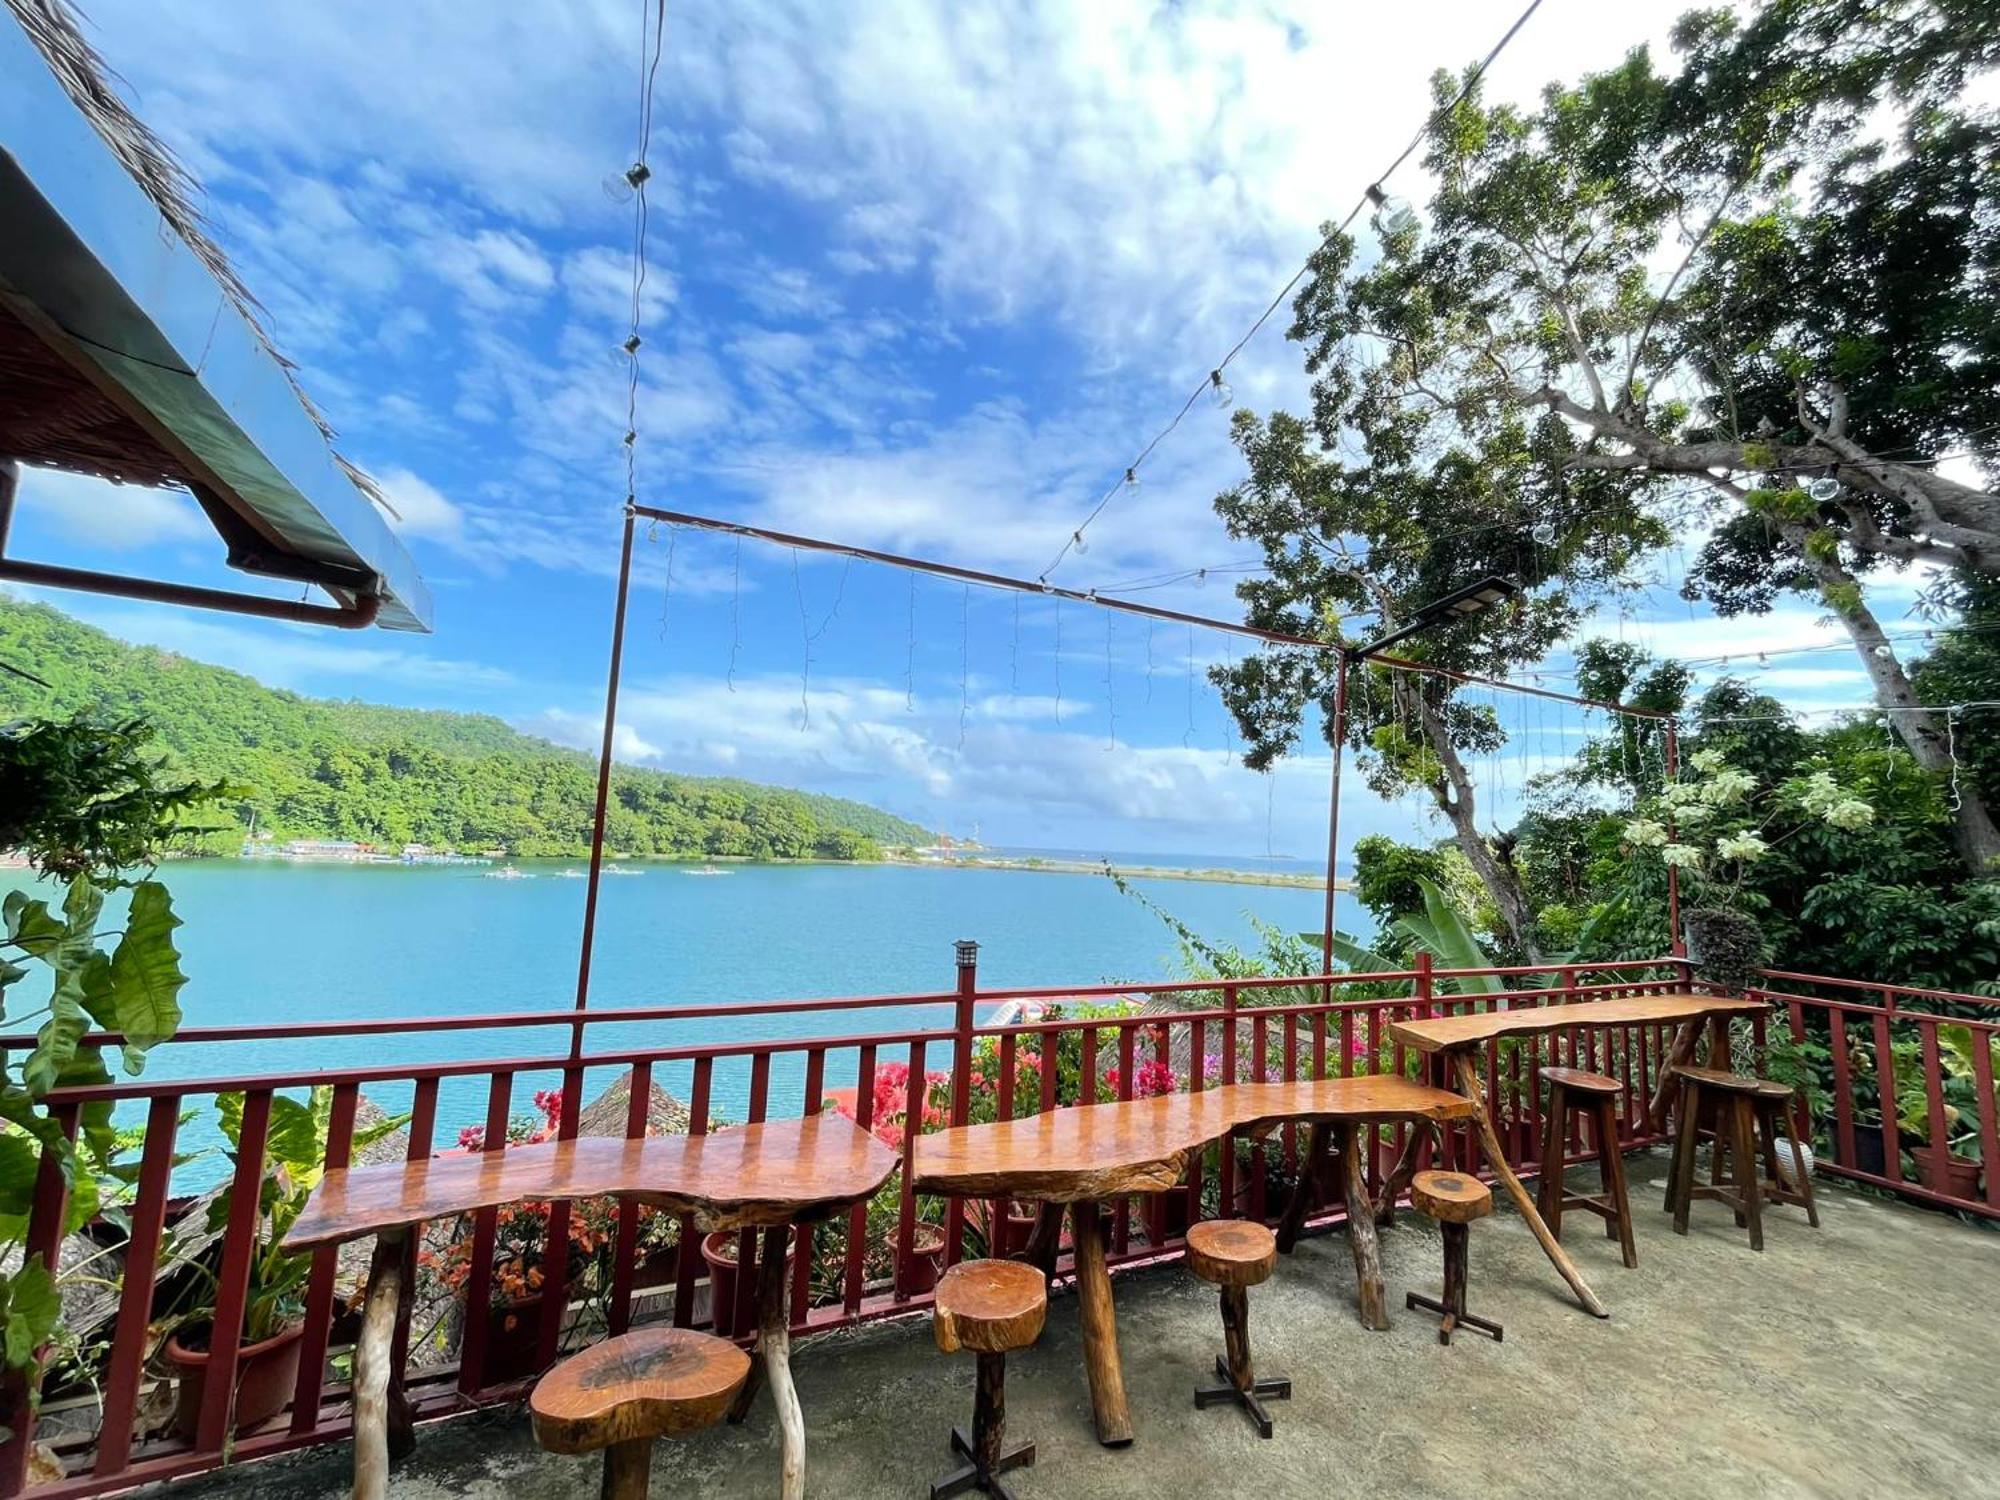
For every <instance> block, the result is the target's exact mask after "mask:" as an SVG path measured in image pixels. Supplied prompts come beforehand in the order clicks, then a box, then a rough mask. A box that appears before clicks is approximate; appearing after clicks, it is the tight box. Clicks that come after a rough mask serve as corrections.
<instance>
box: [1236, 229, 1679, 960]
mask: <svg viewBox="0 0 2000 1500" xmlns="http://www.w3.org/2000/svg"><path fill="white" fill-rule="evenodd" d="M1419 240H1420V237H1419V235H1418V233H1417V231H1416V230H1415V229H1414V228H1413V227H1411V226H1402V227H1400V228H1397V229H1394V230H1392V231H1391V232H1389V233H1388V234H1387V235H1386V236H1385V243H1384V249H1383V255H1382V258H1381V260H1380V261H1379V262H1378V263H1377V264H1376V265H1375V266H1373V267H1372V268H1370V269H1369V270H1367V271H1365V272H1362V273H1360V274H1354V273H1353V272H1352V269H1351V268H1352V262H1353V256H1354V243H1353V241H1352V240H1351V239H1349V238H1348V237H1347V236H1345V235H1342V234H1340V233H1338V232H1333V231H1329V234H1328V237H1327V240H1326V242H1325V243H1324V244H1323V245H1322V246H1321V248H1320V250H1319V251H1318V252H1317V253H1316V255H1315V256H1314V258H1313V262H1312V265H1311V267H1310V272H1309V275H1308V278H1307V280H1306V282H1305V285H1304V288H1303V290H1302V291H1301V292H1300V294H1299V298H1298V302H1297V305H1296V309H1295V311H1296V318H1295V321H1294V322H1293V324H1292V327H1291V330H1290V336H1291V337H1292V338H1293V339H1295V340H1298V341H1300V342H1301V343H1303V344H1305V346H1306V349H1307V356H1306V368H1307V370H1308V372H1310V373H1311V374H1312V375H1313V376H1314V382H1313V387H1312V398H1313V414H1312V419H1311V422H1310V424H1308V423H1307V422H1305V421H1303V420H1301V419H1300V418H1297V417H1294V416H1291V415H1289V414H1286V413H1277V414H1274V415H1272V416H1271V417H1269V418H1268V419H1260V418H1258V417H1256V416H1254V415H1253V414H1251V413H1249V412H1239V413H1237V415H1236V417H1235V418H1234V421H1233V425H1232V435H1233V437H1234V439H1235V442H1236V445H1237V447H1238V449H1239V450H1240V451H1241V452H1242V454H1243V456H1244V459H1245V460H1246V462H1247V465H1248V470H1249V472H1248V476H1247V477H1246V479H1245V480H1244V482H1243V483H1242V484H1240V485H1238V486H1237V487H1236V488H1234V489H1232V490H1229V491H1227V492H1226V493H1224V494H1223V495H1221V496H1220V497H1218V499H1217V501H1216V510H1217V512H1218V513H1219V514H1220V515H1221V516H1222V518H1223V521H1224V523H1225V524H1226V525H1227V526H1228V528H1229V531H1230V534H1231V535H1232V536H1236V537H1239V538H1244V539H1247V540H1252V541H1255V542H1257V543H1258V544H1259V545H1260V546H1261V547H1262V548H1263V552H1264V561H1265V564H1266V566H1267V568H1268V569H1269V576H1268V577H1265V578H1253V579H1250V580H1248V581H1246V582H1244V583H1242V584H1239V585H1238V587H1237V593H1238V595H1239V597H1240V598H1241V599H1242V600H1243V602H1244V604H1245V606H1246V611H1245V612H1246V616H1247V618H1248V619H1249V621H1250V623H1251V624H1254V625H1258V626H1261V627H1263V628H1266V629H1270V630H1277V631H1282V632H1285V633H1288V634H1293V635H1305V636H1312V637H1316V638H1319V639H1322V640H1325V641H1328V642H1329V643H1343V642H1348V641H1349V636H1348V634H1347V630H1346V626H1347V622H1349V621H1352V620H1354V619H1357V618H1361V619H1367V620H1369V621H1370V622H1371V623H1370V624H1369V625H1368V626H1367V627H1366V633H1369V634H1373V633H1375V632H1377V631H1384V630H1392V629H1394V628H1396V627H1398V626H1399V625H1401V624H1402V623H1404V622H1405V621H1406V620H1407V619H1408V618H1409V616H1410V614H1411V613H1412V612H1413V611H1414V610H1416V609H1418V608H1420V607H1422V606H1423V605H1425V604H1427V603H1429V602H1431V601H1432V600H1435V599H1438V598H1441V597H1443V596H1444V595H1446V594H1449V593H1451V592H1453V591H1455V590H1457V589H1458V588H1460V587H1462V586H1464V585H1465V584H1468V583H1471V582H1474V581H1476V580H1478V579H1480V578H1483V577H1486V576H1488V575H1490V574H1496V573H1497V574H1502V575H1505V576H1506V577H1508V578H1510V579H1512V580H1514V581H1515V582H1517V583H1518V584H1520V585H1521V586H1522V587H1523V589H1524V592H1523V593H1522V594H1521V595H1520V596H1519V597H1518V598H1516V599H1514V600H1512V601H1510V602H1509V603H1508V604H1507V605H1505V606H1504V607H1501V608H1498V609H1489V610H1487V611H1485V612H1483V613H1480V614H1476V615H1472V616H1468V617H1464V618H1461V619H1455V620H1452V621H1449V622H1445V623H1441V624H1439V625H1437V626H1436V627H1434V628H1431V629H1428V630H1426V631H1425V632H1424V633H1423V634H1422V635H1421V636H1419V637H1417V638H1415V639H1413V640H1412V641H1410V642H1409V644H1408V646H1407V648H1406V650H1407V654H1408V655H1410V656H1412V657H1416V658H1420V659H1421V660H1422V661H1423V662H1425V663H1426V664H1427V665H1431V666H1436V667H1439V668H1443V669H1445V673H1444V674H1413V673H1410V672H1408V671H1403V670H1396V669H1390V668H1385V667H1380V666H1370V667H1365V668H1350V669H1349V670H1350V671H1351V673H1352V680H1351V681H1350V684H1349V692H1348V704H1349V714H1348V721H1347V739H1348V742H1349V744H1351V745H1352V746H1353V747H1354V748H1355V749H1357V750H1358V751H1360V752H1361V762H1360V764H1361V769H1362V772H1363V774H1364V775H1365V776H1366V778H1367V780H1368V783H1369V785H1370V786H1372V787H1373V788H1374V789H1375V790H1376V791H1378V792H1380V793H1382V794H1383V795H1385V796H1393V795H1397V794H1399V793H1401V792H1403V791H1405V790H1407V789H1409V788H1412V787H1416V788H1421V789H1422V790H1423V791H1425V792H1426V793H1427V794H1428V795H1429V796H1430V797H1431V799H1432V801H1433V802H1434V803H1435V804H1436V806H1437V808H1438V809H1439V811H1440V812H1442V813H1443V814H1444V816H1445V817H1446V819H1447V820H1448V821H1449V822H1450V824H1451V828H1452V834H1453V837H1454V839H1455V840H1456V841H1457V844H1458V847H1459V849H1460V850H1461V851H1462V852H1463V853H1464V855H1465V858H1466V860H1467V861H1468V862H1469V863H1470V864H1471V866H1472V868H1473V870H1474V871H1475V872H1476V873H1477V875H1478V877H1479V879H1480V882H1481V884H1482V885H1483V886H1484V887H1485V888H1486V892H1487V895H1488V897H1489V898H1490V900H1491V901H1492V903H1493V906H1494V908H1495V910H1496V911H1497V912H1498V914H1499V918H1500V923H1501V927H1502V930H1503V932H1504V934H1505V936H1506V937H1507V938H1508V940H1509V941H1510V942H1511V944H1512V945H1513V947H1514V948H1515V949H1516V950H1517V951H1518V952H1519V953H1521V954H1523V955H1525V956H1527V957H1528V958H1530V959H1538V958H1539V957H1540V950H1539V947H1538V944H1537V942H1536V939H1535V937H1534V933H1533V931H1532V922H1531V919H1530V913H1529V909H1528V904H1527V901H1526V898H1525V896H1524V894H1523V892H1522V889H1521V882H1520V877H1519V873H1518V871H1517V870H1516V869H1515V868H1514V866H1513V863H1512V858H1511V840H1510V839H1509V838H1507V837H1506V836H1504V835H1501V834H1499V833H1498V832H1497V831H1482V829H1481V826H1480V807H1479V800H1478V789H1477V787H1476V785H1475V784H1474V781H1473V778H1472V774H1471V772H1470V770H1469V769H1468V767H1467V765H1466V757H1467V756H1468V755H1476V754H1482V753H1488V752H1491V751H1493V750H1495V749H1497V748H1498V747H1499V745H1501V744H1502V743H1504V740H1505V734H1504V731H1503V730H1502V729H1501V727H1500V725H1499V723H1498V721H1497V720H1496V718H1495V716H1494V714H1493V712H1492V710H1491V709H1490V708H1488V707H1485V706H1483V705H1478V704H1475V703H1472V702H1470V701H1468V700H1466V699H1464V698H1463V697H1462V696H1461V695H1460V694H1459V693H1458V691H1457V683H1456V681H1455V680H1454V679H1453V678H1452V677H1451V676H1450V675H1448V674H1449V673H1450V672H1472V673H1477V674H1481V675H1488V676H1498V675H1504V674H1505V673H1507V672H1508V671H1510V670H1512V669H1514V668H1517V667H1520V666H1523V665H1525V664H1528V663H1531V662H1536V661H1539V660H1540V659H1541V658H1542V657H1543V656H1545V655H1546V654H1547V653H1548V651H1549V650H1550V649H1551V648H1552V647H1553V646H1554V645H1555V644H1556V643H1557V642H1559V641H1561V640H1563V639H1565V638H1567V637H1568V636H1570V635H1571V634H1572V633H1573V632H1574V631H1575V629H1576V628H1577V626H1578V624H1579V623H1580V621H1581V619H1582V617H1583V614H1584V612H1585V610H1586V608H1587V607H1588V605H1589V604H1590V603H1591V602H1592V601H1593V600H1594V599H1595V598H1597V597H1599V596H1601V595H1602V594H1603V593H1604V592H1605V591H1606V590H1609V589H1613V588H1616V587H1617V586H1619V585H1620V584H1621V582H1622V581H1623V580H1624V579H1625V578H1626V577H1627V576H1628V574H1629V573H1630V571H1631V568H1632V564H1633V562H1634V561H1635V559H1636V558H1637V557H1638V556H1639V555H1641V554H1642V553H1643V552H1644V551H1645V550H1647V549H1648V548H1650V547H1653V546H1657V545H1660V544H1662V543H1664V542H1665V540H1666V539H1667V532H1666V530H1665V528H1664V526H1663V525H1662V524H1661V522H1660V521H1659V520H1658V519H1657V518H1655V517H1653V516H1650V515H1648V514H1646V513H1645V512H1644V511H1643V510H1642V509H1641V508H1640V507H1638V506H1637V505H1636V504H1635V503H1634V497H1635V495H1636V494H1637V493H1638V491H1639V489H1640V488H1641V486H1640V485H1639V484H1638V483H1637V482H1636V481H1635V480H1634V479H1633V478H1632V477H1631V476H1629V475H1625V474H1621V473H1616V472H1611V473H1602V474H1586V475H1573V474H1571V473H1569V472H1568V471H1567V470H1566V468H1565V466H1564V458H1565V456H1566V454H1567V453H1568V451H1569V449H1570V434H1569V432H1568V430H1567V428H1566V427H1565V425H1564V424H1563V422H1562V421H1561V420H1560V419H1559V418H1557V417H1556V416H1554V415H1552V414H1550V413H1548V412H1541V413H1534V412H1528V411H1524V410H1522V409H1521V408H1519V407H1518V406H1516V407H1506V406H1503V405H1501V404H1499V403H1496V402H1493V401H1478V402H1471V403H1466V404H1463V405H1459V406H1453V405H1451V404H1449V403H1447V402H1445V401H1443V400H1441V399H1435V398H1434V397H1433V394H1432V393H1431V392H1429V390H1428V389H1427V388H1426V386H1425V373H1426V372H1425V368H1424V365H1423V363H1422V361H1421V359H1420V358H1412V351H1417V350H1422V349H1425V348H1429V347H1433V346H1435V345H1436V344H1437V343H1439V342H1440V340H1442V339H1444V338H1445V337H1446V336H1447V334H1446V330H1447V329H1448V328H1449V327H1450V326H1452V325H1454V324H1455V323H1456V322H1457V321H1458V319H1459V318H1460V317H1461V316H1462V315H1463V308H1462V305H1461V304H1460V302H1459V301H1458V299H1457V297H1456V296H1455V295H1454V293H1453V292H1452V291H1451V289H1450V288H1448V287H1443V286H1439V285H1436V284H1434V283H1433V282H1432V281H1431V280H1430V279H1429V271H1428V269H1427V267H1428V266H1429V264H1430V261H1429V252H1428V251H1426V250H1425V249H1424V248H1422V246H1421V245H1420V243H1419ZM1413 397H1415V398H1417V399H1412V398H1413ZM1341 660H1342V658H1341V657H1340V656H1339V655H1338V654H1336V653H1334V652H1330V651H1321V652H1315V651H1306V650H1300V649H1290V648H1283V649H1274V650H1266V651H1263V652H1260V653H1257V654H1254V655H1252V656H1249V657H1247V658H1245V659H1244V660H1243V661H1241V662H1240V663H1238V664H1237V665H1236V666H1235V667H1234V668H1219V669H1216V671H1215V672H1214V674H1213V676H1214V680H1215V681H1216V683H1217V684H1218V686H1219V687H1220V688H1221V689H1222V693H1223V698H1224V701H1225V702H1226V703H1227V704H1228V705H1229V707H1230V709H1231V711H1232V712H1233V713H1234V714H1235V716H1236V718H1237V721H1238V723H1239V724H1240V725H1241V726H1242V730H1243V734H1244V738H1245V740H1246V742H1247V746H1248V749H1247V753H1246V756H1245V760H1246V763H1247V764H1249V765H1250V766H1251V767H1252V768H1253V769H1261V768H1262V767H1264V766H1266V765H1268V764H1270V763H1271V761H1272V760H1273V759H1275V758H1276V757H1277V756H1278V755H1280V754H1282V753H1283V752H1284V751H1285V749H1286V748H1287V747H1288V746H1289V745H1291V744H1292V743H1293V742H1294V741H1295V740H1296V737H1297V735H1298V731H1299V727H1300V722H1301V719H1302V717H1303V714H1304V712H1305V710H1306V708H1307V706H1308V705H1309V704H1311V703H1313V702H1318V703H1319V704H1320V705H1321V707H1322V709H1323V710H1324V711H1325V712H1326V714H1327V716H1328V718H1329V721H1330V718H1331V713H1332V698H1333V694H1334V687H1335V682H1336V673H1337V672H1339V671H1340V670H1341ZM1328 732H1329V733H1331V728H1330V723H1329V729H1328Z"/></svg>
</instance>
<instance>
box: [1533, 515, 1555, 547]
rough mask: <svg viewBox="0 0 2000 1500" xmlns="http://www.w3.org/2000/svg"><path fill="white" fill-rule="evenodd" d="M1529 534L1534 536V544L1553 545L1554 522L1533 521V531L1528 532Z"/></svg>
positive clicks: (1539, 545) (1541, 545)
mask: <svg viewBox="0 0 2000 1500" xmlns="http://www.w3.org/2000/svg"><path fill="white" fill-rule="evenodd" d="M1530 535H1532V536H1533V537H1534V539H1535V545H1536V546H1538V547H1553V546H1554V545H1555V544H1556V527H1555V522H1553V521H1537V522H1536V523H1535V529H1534V531H1533V532H1531V533H1530Z"/></svg>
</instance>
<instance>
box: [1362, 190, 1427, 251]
mask: <svg viewBox="0 0 2000 1500" xmlns="http://www.w3.org/2000/svg"><path fill="white" fill-rule="evenodd" d="M1368 201H1369V202H1370V203H1371V204H1373V205H1374V208H1375V212H1374V213H1372V214H1370V215H1369V216H1368V222H1369V223H1371V224H1373V225H1374V226H1375V232H1376V233H1377V234H1379V235H1380V236H1382V238H1384V239H1393V238H1395V237H1397V236H1399V235H1405V234H1414V233H1416V231H1417V230H1419V229H1420V228H1422V227H1423V221H1422V220H1421V219H1419V218H1418V217H1417V211H1416V210H1415V209H1414V208H1412V207H1410V205H1409V204H1408V203H1407V202H1406V201H1405V200H1403V199H1401V198H1397V197H1392V196H1391V195H1390V194H1388V193H1385V192H1383V191H1382V184H1381V183H1379V182H1377V183H1373V184H1371V185H1370V186H1369V189H1368Z"/></svg>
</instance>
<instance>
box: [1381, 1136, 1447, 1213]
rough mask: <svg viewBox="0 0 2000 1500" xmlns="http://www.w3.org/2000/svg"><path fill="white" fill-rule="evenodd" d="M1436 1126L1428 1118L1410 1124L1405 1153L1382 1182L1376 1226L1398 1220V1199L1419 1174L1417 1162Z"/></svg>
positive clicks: (1421, 1156) (1404, 1148)
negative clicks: (1386, 1179)
mask: <svg viewBox="0 0 2000 1500" xmlns="http://www.w3.org/2000/svg"><path fill="white" fill-rule="evenodd" d="M1434 1128H1435V1127H1434V1126H1432V1124H1431V1123H1430V1122H1429V1121H1427V1120H1419V1121H1416V1122H1415V1123H1414V1124H1412V1125H1411V1126H1410V1138H1409V1140H1408V1141H1407V1142H1405V1143H1404V1146H1403V1154H1402V1156H1401V1157H1399V1158H1398V1159H1397V1161H1396V1165H1395V1166H1394V1167H1393V1168H1392V1169H1391V1170H1390V1172H1389V1178H1388V1181H1386V1182H1384V1183H1383V1184H1382V1196H1381V1197H1380V1198H1378V1199H1377V1200H1376V1201H1375V1226H1376V1228H1378V1229H1387V1228H1389V1227H1390V1226H1391V1225H1393V1224H1394V1223H1395V1222H1396V1200H1397V1199H1398V1198H1400V1197H1402V1196H1403V1194H1404V1192H1405V1191H1407V1190H1408V1188H1409V1186H1410V1182H1411V1180H1412V1179H1413V1178H1415V1176H1416V1175H1417V1163H1418V1162H1419V1161H1420V1160H1422V1158H1423V1150H1424V1143H1425V1142H1426V1141H1428V1140H1429V1139H1430V1138H1431V1132H1432V1130H1433V1129H1434Z"/></svg>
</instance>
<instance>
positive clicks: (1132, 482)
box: [1125, 469, 1139, 490]
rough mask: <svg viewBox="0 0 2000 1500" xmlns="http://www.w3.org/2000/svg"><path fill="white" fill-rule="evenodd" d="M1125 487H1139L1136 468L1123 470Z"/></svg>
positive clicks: (1133, 488) (1132, 488)
mask: <svg viewBox="0 0 2000 1500" xmlns="http://www.w3.org/2000/svg"><path fill="white" fill-rule="evenodd" d="M1125 487H1126V488H1127V489H1130V490H1136V489H1137V488H1139V471H1138V470H1137V469H1127V470H1126V471H1125Z"/></svg>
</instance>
